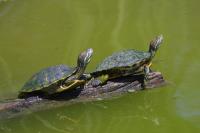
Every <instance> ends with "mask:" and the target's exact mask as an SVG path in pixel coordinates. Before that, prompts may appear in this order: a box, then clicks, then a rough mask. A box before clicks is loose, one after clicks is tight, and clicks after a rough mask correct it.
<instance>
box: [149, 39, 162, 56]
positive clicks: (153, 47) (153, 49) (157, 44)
mask: <svg viewBox="0 0 200 133" xmlns="http://www.w3.org/2000/svg"><path fill="white" fill-rule="evenodd" d="M162 41H163V36H162V35H159V36H157V37H156V38H154V39H153V40H152V41H151V42H150V45H149V52H150V53H151V54H152V57H153V56H154V55H155V53H156V51H157V50H158V48H159V47H160V45H161V43H162Z"/></svg>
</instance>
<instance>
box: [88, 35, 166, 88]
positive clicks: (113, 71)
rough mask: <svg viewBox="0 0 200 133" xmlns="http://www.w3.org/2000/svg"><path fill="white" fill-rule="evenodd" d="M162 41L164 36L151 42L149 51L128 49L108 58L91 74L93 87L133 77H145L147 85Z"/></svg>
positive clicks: (157, 37)
mask: <svg viewBox="0 0 200 133" xmlns="http://www.w3.org/2000/svg"><path fill="white" fill-rule="evenodd" d="M162 41H163V36H162V35H159V36H156V37H155V38H154V39H153V40H152V41H151V42H150V44H149V50H148V51H139V50H134V49H128V50H122V51H119V52H116V53H113V54H112V55H111V56H108V57H106V58H105V59H104V60H103V61H102V62H101V63H100V64H99V65H98V66H97V68H96V70H95V71H94V72H92V73H90V77H91V78H93V79H95V80H92V85H93V86H98V85H103V84H104V83H106V81H108V80H109V79H114V78H119V77H123V76H131V75H143V77H144V80H143V81H144V83H145V81H147V80H148V74H149V73H150V66H151V64H152V63H151V61H152V59H153V57H154V56H155V53H156V51H157V50H158V48H159V46H160V45H161V43H162ZM144 87H145V86H144Z"/></svg>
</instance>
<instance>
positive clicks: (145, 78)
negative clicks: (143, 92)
mask: <svg viewBox="0 0 200 133" xmlns="http://www.w3.org/2000/svg"><path fill="white" fill-rule="evenodd" d="M151 65H152V63H149V64H148V65H145V66H144V84H143V87H144V88H146V84H147V81H148V80H149V73H150V71H151V70H150V66H151Z"/></svg>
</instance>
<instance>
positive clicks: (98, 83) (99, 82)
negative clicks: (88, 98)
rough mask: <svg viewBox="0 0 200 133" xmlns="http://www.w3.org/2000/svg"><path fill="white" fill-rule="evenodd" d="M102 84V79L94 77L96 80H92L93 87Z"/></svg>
mask: <svg viewBox="0 0 200 133" xmlns="http://www.w3.org/2000/svg"><path fill="white" fill-rule="evenodd" d="M100 84H102V82H101V81H100V80H98V79H94V80H93V81H92V82H91V85H92V86H93V87H97V86H99V85H100Z"/></svg>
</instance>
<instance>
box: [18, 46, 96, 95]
mask: <svg viewBox="0 0 200 133" xmlns="http://www.w3.org/2000/svg"><path fill="white" fill-rule="evenodd" d="M92 54H93V49H92V48H89V49H87V50H86V51H84V52H82V53H80V54H79V56H78V59H77V66H76V67H69V66H67V65H63V64H61V65H55V66H51V67H47V68H44V69H42V70H40V71H39V72H37V73H36V74H34V75H33V76H32V77H31V78H30V79H29V80H28V81H27V82H26V83H25V84H24V86H23V87H22V88H21V90H20V91H19V95H18V97H19V98H27V97H30V96H35V95H36V96H37V95H44V96H47V97H48V96H51V95H53V94H58V93H60V92H63V91H65V90H68V89H74V88H76V87H78V86H80V85H83V84H84V83H85V80H84V79H81V78H80V77H81V76H82V74H83V73H84V71H85V69H86V66H87V64H88V63H89V62H90V59H91V56H92Z"/></svg>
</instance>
